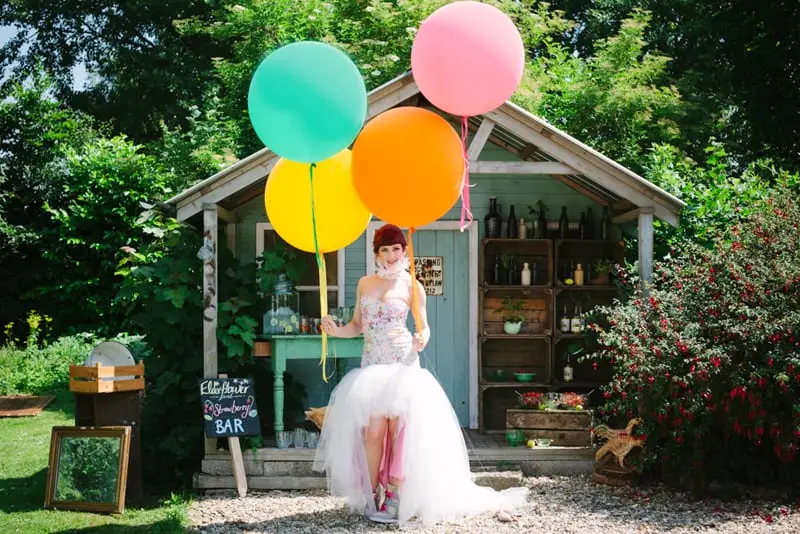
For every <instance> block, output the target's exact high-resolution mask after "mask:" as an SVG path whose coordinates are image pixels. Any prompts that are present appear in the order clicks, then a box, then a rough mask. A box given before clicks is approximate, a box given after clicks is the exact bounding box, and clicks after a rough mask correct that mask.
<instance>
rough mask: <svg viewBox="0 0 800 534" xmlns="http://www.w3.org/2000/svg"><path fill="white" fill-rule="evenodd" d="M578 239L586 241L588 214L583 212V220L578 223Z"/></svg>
mask: <svg viewBox="0 0 800 534" xmlns="http://www.w3.org/2000/svg"><path fill="white" fill-rule="evenodd" d="M578 237H579V238H580V239H586V213H585V212H583V211H582V212H581V220H580V221H579V222H578Z"/></svg>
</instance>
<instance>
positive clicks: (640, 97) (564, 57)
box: [514, 12, 682, 170]
mask: <svg viewBox="0 0 800 534" xmlns="http://www.w3.org/2000/svg"><path fill="white" fill-rule="evenodd" d="M648 22H649V17H648V15H647V14H646V13H644V12H637V13H635V14H634V16H633V18H630V19H627V20H625V21H623V23H622V26H621V28H620V30H619V32H618V33H617V34H616V35H613V36H610V37H608V38H605V39H603V40H602V41H600V42H598V43H597V46H596V49H595V52H594V55H593V56H592V57H589V58H583V57H580V56H575V55H573V54H572V53H571V52H570V50H569V49H568V48H567V47H566V46H564V45H563V44H560V43H555V42H551V43H548V45H547V53H546V54H542V55H541V56H539V57H536V58H534V60H533V62H532V63H531V64H530V68H529V69H528V70H527V73H526V74H527V76H526V78H525V80H524V81H523V84H522V86H521V90H520V91H519V92H518V94H517V95H516V96H515V97H514V101H515V102H517V103H519V104H520V105H521V106H522V107H524V108H526V109H528V110H530V111H532V112H534V113H536V114H537V115H539V116H541V117H543V118H545V119H547V120H548V121H549V122H550V123H552V124H554V125H555V126H556V127H558V128H561V129H564V130H566V131H567V132H569V133H570V134H571V135H573V136H575V137H576V138H578V139H580V140H581V141H582V142H584V143H586V144H588V145H589V146H591V147H592V148H594V149H596V150H598V151H600V152H602V153H603V154H605V155H607V156H609V157H611V158H613V159H615V160H616V161H618V162H620V163H622V164H623V165H626V166H628V167H630V168H632V169H634V170H638V169H639V168H640V166H641V163H642V159H643V158H642V154H644V153H645V152H646V150H647V148H649V147H650V145H651V144H652V143H654V142H671V141H675V140H677V139H678V137H679V134H680V127H679V124H680V119H681V113H682V110H681V108H682V101H681V97H680V95H679V93H678V91H677V89H676V88H675V87H673V86H671V85H670V84H669V80H668V78H667V75H666V67H667V63H668V60H669V58H667V57H665V56H662V55H659V54H656V53H647V52H646V50H645V45H646V43H645V41H644V33H645V30H646V28H647V24H648Z"/></svg>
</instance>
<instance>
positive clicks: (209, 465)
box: [194, 447, 594, 490]
mask: <svg viewBox="0 0 800 534" xmlns="http://www.w3.org/2000/svg"><path fill="white" fill-rule="evenodd" d="M314 454H315V450H314V449H294V448H289V449H277V448H265V449H257V450H255V451H245V452H243V454H242V456H243V461H244V466H245V473H246V474H247V480H248V487H250V488H252V489H259V490H273V489H285V490H299V489H321V488H325V485H326V479H325V474H324V473H320V472H317V471H313V470H312V469H311V466H312V463H313V460H314ZM469 458H470V468H471V469H472V471H473V472H474V473H495V472H504V471H516V472H520V471H521V472H522V474H524V475H526V476H541V475H582V474H589V473H591V472H592V467H593V464H594V449H593V448H591V447H547V448H534V449H528V448H526V447H513V448H512V447H507V448H504V449H472V450H470V451H469ZM194 487H195V488H197V489H204V490H205V489H233V488H235V487H236V486H235V484H234V480H233V469H232V466H231V459H230V455H229V454H228V453H227V452H219V453H214V454H207V455H206V456H205V457H204V458H203V461H202V465H201V472H199V473H195V475H194Z"/></svg>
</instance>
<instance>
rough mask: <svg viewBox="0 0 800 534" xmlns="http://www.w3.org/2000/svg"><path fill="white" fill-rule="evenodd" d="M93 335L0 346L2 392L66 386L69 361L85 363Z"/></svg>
mask: <svg viewBox="0 0 800 534" xmlns="http://www.w3.org/2000/svg"><path fill="white" fill-rule="evenodd" d="M93 342H94V339H93V337H92V336H91V335H88V334H83V335H75V336H68V337H63V338H60V339H58V340H57V341H56V342H54V343H52V344H49V345H45V346H43V347H38V346H36V345H28V347H26V348H16V347H14V346H13V345H6V346H4V347H0V395H15V394H31V395H41V394H46V393H53V392H55V391H58V390H62V389H66V388H67V386H68V384H69V366H70V364H76V363H82V362H83V361H84V360H86V356H88V355H89V352H91V350H92V347H93V346H94V345H93Z"/></svg>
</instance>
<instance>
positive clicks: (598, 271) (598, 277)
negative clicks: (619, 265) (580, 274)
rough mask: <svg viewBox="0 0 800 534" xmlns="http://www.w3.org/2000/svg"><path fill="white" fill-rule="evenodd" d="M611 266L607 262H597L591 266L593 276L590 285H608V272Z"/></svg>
mask: <svg viewBox="0 0 800 534" xmlns="http://www.w3.org/2000/svg"><path fill="white" fill-rule="evenodd" d="M610 270H611V265H610V263H609V262H608V260H599V261H597V262H596V263H595V264H594V265H593V266H592V271H593V273H594V276H593V277H592V281H591V284H592V285H595V286H606V285H608V284H609V283H610V279H609V271H610Z"/></svg>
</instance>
